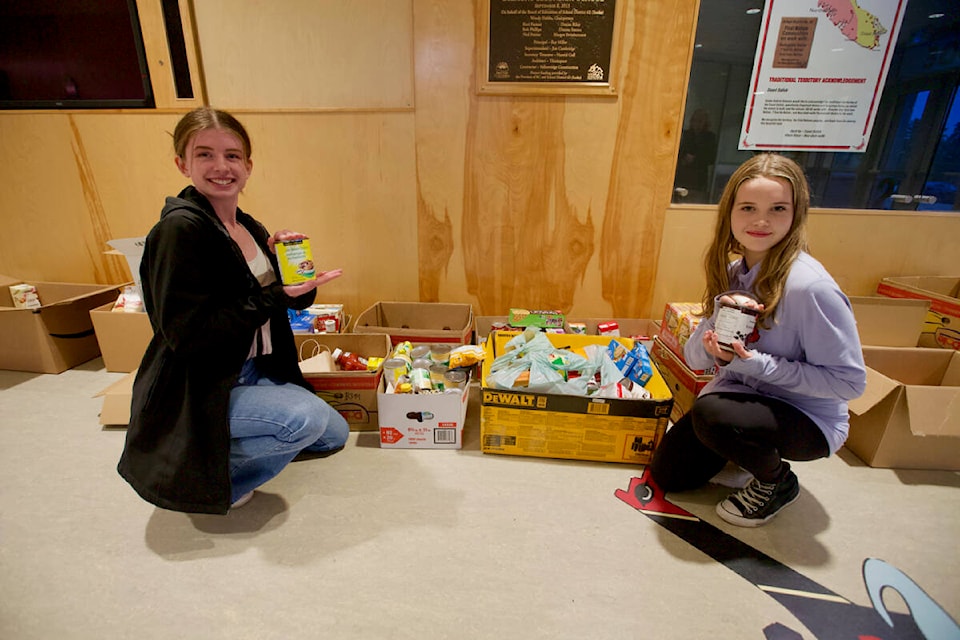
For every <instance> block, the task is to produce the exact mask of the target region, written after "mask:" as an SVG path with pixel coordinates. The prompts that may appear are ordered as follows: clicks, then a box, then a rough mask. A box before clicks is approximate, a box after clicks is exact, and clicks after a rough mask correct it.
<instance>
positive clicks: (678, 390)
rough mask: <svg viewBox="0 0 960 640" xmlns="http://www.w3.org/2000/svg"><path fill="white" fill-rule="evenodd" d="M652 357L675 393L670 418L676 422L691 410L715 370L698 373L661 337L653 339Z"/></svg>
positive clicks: (671, 391)
mask: <svg viewBox="0 0 960 640" xmlns="http://www.w3.org/2000/svg"><path fill="white" fill-rule="evenodd" d="M650 359H651V360H653V363H654V364H655V365H657V369H658V370H659V371H660V375H662V376H663V379H664V381H665V382H666V383H667V386H668V387H669V388H670V393H671V394H673V409H672V410H671V412H670V420H672V421H673V422H676V421H677V420H679V419H680V418H681V417H683V414H685V413H686V412H687V411H689V410H690V407H691V406H693V401H694V400H696V399H697V396H698V395H700V392H701V391H702V390H703V388H704V387H705V386H707V383H708V382H710V381H711V380H713V376H714V374H715V371H714V370H713V369H711V370H710V372H709V373H702V374H697V373H695V372H694V371H692V370H691V369H690V367H688V366H687V364H686V363H685V362H684V361H683V359H682V358H680V357H679V356H678V355H677V354H675V353H674V352H673V351H671V350H670V349H668V348H667V345H665V344H664V343H663V342H662V341H661V340H660V339H659V338H657V339H655V340H654V341H653V347H652V348H651V349H650Z"/></svg>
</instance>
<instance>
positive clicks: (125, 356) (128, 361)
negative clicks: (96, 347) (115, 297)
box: [90, 302, 153, 373]
mask: <svg viewBox="0 0 960 640" xmlns="http://www.w3.org/2000/svg"><path fill="white" fill-rule="evenodd" d="M113 306H114V303H113V302H108V303H107V304H105V305H102V306H100V307H97V308H96V309H91V310H90V319H91V320H92V321H93V329H94V331H95V332H96V334H97V342H98V343H99V344H100V355H101V356H102V357H103V366H104V367H105V368H106V370H107V371H119V372H122V373H126V372H130V371H133V370H134V369H136V368H138V367H139V366H140V360H142V359H143V353H144V351H146V350H147V345H148V344H150V340H151V339H152V338H153V327H152V326H150V318H149V317H148V316H147V314H146V312H145V311H133V312H125V311H113Z"/></svg>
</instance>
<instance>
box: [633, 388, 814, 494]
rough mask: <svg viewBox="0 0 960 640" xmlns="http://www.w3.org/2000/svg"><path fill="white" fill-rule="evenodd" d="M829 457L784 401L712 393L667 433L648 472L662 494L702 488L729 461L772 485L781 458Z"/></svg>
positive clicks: (808, 422)
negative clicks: (663, 492)
mask: <svg viewBox="0 0 960 640" xmlns="http://www.w3.org/2000/svg"><path fill="white" fill-rule="evenodd" d="M829 454H830V449H829V447H828V446H827V439H826V438H825V437H824V435H823V432H821V431H820V429H819V427H817V425H816V424H814V422H813V420H811V419H810V418H809V417H808V416H807V415H806V414H804V413H803V412H802V411H800V410H798V409H796V408H794V407H793V406H791V405H789V404H787V403H786V402H783V401H782V400H777V399H775V398H771V397H768V396H760V395H753V394H749V393H711V394H707V395H705V396H701V397H699V398H697V400H696V401H695V402H694V403H693V407H691V409H690V411H688V412H687V413H686V414H684V416H683V417H682V418H680V420H679V421H678V422H677V423H676V424H675V425H673V426H672V427H670V429H668V430H667V433H666V435H665V436H664V437H663V440H662V441H661V443H660V445H659V446H658V447H657V449H656V451H654V453H653V460H652V461H651V463H650V473H651V474H652V475H653V479H654V481H656V483H657V484H658V485H660V488H661V489H663V490H664V491H686V490H688V489H696V488H697V487H700V486H702V485H704V484H705V483H706V482H707V481H708V480H710V478H712V477H713V476H715V475H716V474H717V473H718V472H719V471H720V470H721V469H723V467H724V465H726V463H727V461H730V462H733V463H735V464H737V465H739V466H741V467H743V468H744V469H746V470H747V471H749V472H750V473H752V474H753V475H754V477H756V478H757V479H758V480H760V481H762V482H773V481H775V480H776V479H777V478H778V477H779V474H780V471H781V464H782V462H781V461H782V460H784V459H786V460H816V459H817V458H825V457H827V456H828V455H829Z"/></svg>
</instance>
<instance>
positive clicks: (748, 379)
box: [684, 253, 866, 454]
mask: <svg viewBox="0 0 960 640" xmlns="http://www.w3.org/2000/svg"><path fill="white" fill-rule="evenodd" d="M760 266H761V265H760V264H759V263H758V264H757V265H755V266H754V267H753V269H750V270H749V271H747V270H746V264H745V263H744V262H743V260H742V259H741V260H736V261H734V262H733V263H731V265H730V287H731V290H741V291H753V283H754V280H755V279H756V277H757V273H758V272H759V271H760ZM715 321H716V311H714V314H713V317H712V318H704V319H703V321H702V322H701V323H700V324H699V325H698V326H697V329H696V331H694V333H693V335H692V336H691V337H690V339H689V340H688V341H687V343H686V346H685V347H684V356H685V358H686V361H687V363H688V364H689V366H690V368H691V369H707V368H709V367H711V366H713V365H714V364H718V363H717V362H716V361H715V360H714V357H713V356H712V355H710V354H709V353H707V351H706V349H704V348H703V333H704V332H705V331H707V330H708V329H712V328H713V326H714V322H715ZM759 334H760V339H759V340H758V341H757V342H753V343H751V344H749V345H747V348H748V349H749V350H752V352H753V355H752V357H750V358H746V359H742V358H739V357H734V359H733V361H732V362H731V363H729V364H727V365H723V366H720V367H719V373H718V374H717V375H716V377H714V379H713V380H711V381H710V382H709V383H708V384H707V386H706V387H704V388H703V390H702V391H701V392H700V395H704V394H707V393H719V392H739V393H756V394H761V395H766V396H772V397H775V398H778V399H780V400H783V401H785V402H788V403H789V404H791V405H793V406H794V407H796V408H797V409H800V410H801V411H803V412H804V413H805V414H807V415H808V416H810V418H811V419H812V420H813V421H814V422H815V423H816V424H817V426H818V427H820V430H821V431H823V435H824V436H825V437H826V439H827V443H828V445H829V446H830V453H831V454H832V453H836V451H837V449H839V448H840V447H841V446H843V443H844V441H845V440H846V439H847V431H848V429H849V423H848V413H847V401H849V400H853V399H854V398H857V397H859V396H860V394H862V393H863V390H864V388H865V387H866V371H865V369H864V364H863V352H862V350H861V347H860V338H859V336H858V334H857V323H856V320H855V319H854V317H853V311H852V309H851V308H850V301H849V300H847V297H846V296H845V295H844V294H843V292H842V291H841V290H840V287H839V286H838V285H837V283H836V282H835V281H834V280H833V278H832V277H831V276H830V274H829V273H828V272H827V270H826V269H824V268H823V265H821V264H820V263H819V262H817V261H816V260H815V259H814V258H813V256H811V255H809V254H807V253H801V254H800V256H799V257H797V260H796V262H794V263H793V266H792V267H791V268H790V274H789V275H788V276H787V283H786V286H785V287H784V291H783V296H782V298H781V299H780V305H779V306H778V307H777V311H776V317H775V319H774V321H773V322H772V323H771V326H770V328H768V329H760V332H759Z"/></svg>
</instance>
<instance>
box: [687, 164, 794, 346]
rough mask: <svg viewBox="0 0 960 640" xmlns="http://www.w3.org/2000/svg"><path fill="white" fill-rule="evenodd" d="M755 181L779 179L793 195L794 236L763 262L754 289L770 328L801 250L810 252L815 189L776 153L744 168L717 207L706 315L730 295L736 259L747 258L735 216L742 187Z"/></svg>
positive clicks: (762, 321)
mask: <svg viewBox="0 0 960 640" xmlns="http://www.w3.org/2000/svg"><path fill="white" fill-rule="evenodd" d="M754 178H780V179H782V180H786V181H787V182H788V183H789V184H790V187H791V189H792V191H793V222H792V224H791V225H790V231H788V232H787V235H786V236H785V237H784V238H783V240H781V241H780V242H778V243H777V244H776V245H774V246H773V247H772V248H771V249H770V251H769V252H768V253H767V255H766V257H764V259H763V264H761V265H760V272H759V273H758V274H757V279H756V281H755V282H754V285H753V293H754V295H756V296H757V297H758V299H759V300H760V302H762V303H763V305H764V310H763V313H762V314H760V318H759V324H760V326H761V327H764V328H767V327H769V326H770V321H771V319H773V318H774V317H775V315H774V314H775V312H776V309H777V305H778V304H780V298H781V297H782V296H783V288H784V285H785V284H786V281H787V274H789V273H790V267H791V266H792V265H793V262H794V260H796V259H797V256H799V255H800V253H801V252H802V251H808V250H809V247H808V245H807V214H808V212H809V210H810V186H809V184H808V183H807V178H806V176H805V175H804V174H803V169H802V168H801V167H800V165H798V164H797V163H796V162H794V161H793V160H791V159H790V158H787V157H785V156H781V155H778V154H775V153H761V154H758V155H755V156H753V157H752V158H750V159H749V160H747V161H746V162H744V163H743V164H741V165H740V166H739V167H737V170H736V171H734V172H733V175H732V176H730V180H729V181H727V185H726V187H724V189H723V195H721V196H720V204H719V205H717V226H716V232H715V234H714V237H713V243H712V244H711V245H710V248H709V249H708V250H707V253H706V255H705V256H704V260H703V267H704V271H705V272H706V276H707V287H706V290H705V291H704V294H703V315H704V316H707V317H709V316H712V315H713V311H714V298H716V297H717V296H718V295H720V294H721V293H724V292H726V291H729V290H730V271H729V268H730V259H731V255H740V256H742V255H743V247H742V246H741V245H740V243H739V242H737V239H736V238H734V237H733V231H732V229H731V225H730V215H731V212H732V211H733V204H734V201H735V200H736V197H737V191H738V190H739V189H740V185H742V184H743V183H744V182H746V181H747V180H753V179H754Z"/></svg>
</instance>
